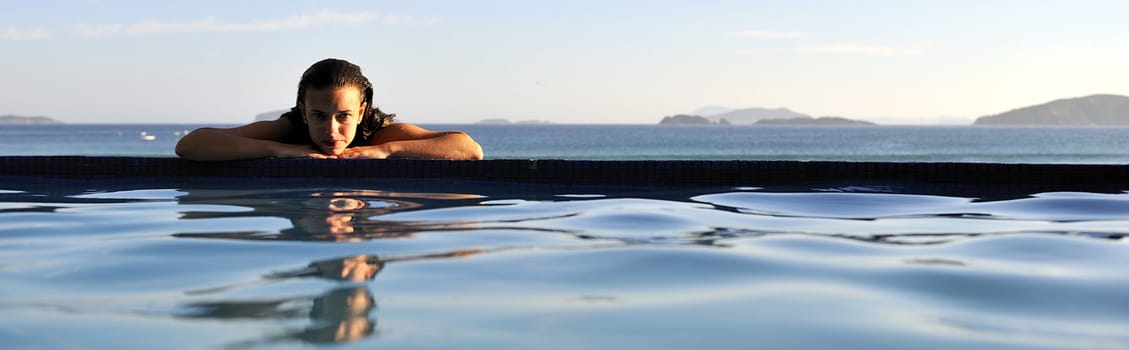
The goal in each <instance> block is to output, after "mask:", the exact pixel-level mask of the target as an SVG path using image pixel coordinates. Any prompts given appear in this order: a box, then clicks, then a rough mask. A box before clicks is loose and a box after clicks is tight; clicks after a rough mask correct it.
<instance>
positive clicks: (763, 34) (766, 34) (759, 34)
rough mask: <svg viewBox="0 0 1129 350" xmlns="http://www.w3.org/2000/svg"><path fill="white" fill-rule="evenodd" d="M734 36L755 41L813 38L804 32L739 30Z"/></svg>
mask: <svg viewBox="0 0 1129 350" xmlns="http://www.w3.org/2000/svg"><path fill="white" fill-rule="evenodd" d="M733 34H734V35H737V36H739V37H744V38H755V39H787V38H806V37H810V36H811V34H808V33H802V32H777V31H767V30H739V31H736V32H733Z"/></svg>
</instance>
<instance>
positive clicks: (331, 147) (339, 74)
mask: <svg viewBox="0 0 1129 350" xmlns="http://www.w3.org/2000/svg"><path fill="white" fill-rule="evenodd" d="M372 95H373V88H372V84H371V83H370V82H369V80H368V78H366V77H365V76H364V75H363V74H361V68H360V67H358V66H357V65H354V64H352V63H349V62H347V61H344V60H339V59H325V60H322V61H320V62H317V63H314V65H313V66H310V68H309V69H307V70H306V72H305V73H302V79H301V80H300V81H299V82H298V97H297V99H296V104H295V106H294V107H293V108H291V109H290V111H289V112H287V113H285V114H283V115H282V116H281V117H279V118H278V119H277V120H270V121H259V122H254V123H251V124H247V125H244V126H240V127H236V128H230V129H216V128H201V129H197V130H196V131H193V132H191V133H189V134H188V135H186V136H184V137H183V138H181V139H180V141H179V142H177V145H176V154H177V155H179V156H181V157H183V158H186V159H192V160H201V161H218V160H235V159H253V158H267V157H274V158H296V157H310V158H392V157H401V158H448V159H482V147H480V146H479V145H478V143H477V142H475V141H474V140H473V139H471V138H470V136H468V135H467V134H465V133H462V132H458V131H450V132H435V131H430V130H427V129H424V128H421V127H419V126H416V125H413V124H407V123H397V122H395V121H394V118H395V114H386V113H384V112H382V111H381V110H380V109H379V108H377V107H376V106H375V105H374V104H373V96H372Z"/></svg>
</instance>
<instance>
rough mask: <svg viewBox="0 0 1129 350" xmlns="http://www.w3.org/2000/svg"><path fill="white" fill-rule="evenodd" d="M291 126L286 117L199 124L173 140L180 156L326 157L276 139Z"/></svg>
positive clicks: (208, 158)
mask: <svg viewBox="0 0 1129 350" xmlns="http://www.w3.org/2000/svg"><path fill="white" fill-rule="evenodd" d="M290 128H292V126H291V125H290V123H289V122H288V121H287V120H284V119H278V120H272V121H260V122H254V123H251V124H247V125H244V126H240V127H235V128H229V129H217V128H200V129H196V130H195V131H192V132H190V133H188V135H185V136H184V137H183V138H181V139H180V141H178V142H177V143H176V154H177V155H178V156H180V157H181V158H184V159H191V160H198V161H220V160H238V159H255V158H267V157H276V158H294V157H314V158H326V157H327V156H326V155H324V154H321V153H320V152H318V151H317V150H315V149H314V148H313V147H310V146H306V145H291V144H285V143H282V142H278V140H281V139H282V138H283V137H285V135H286V134H287V133H289V132H290Z"/></svg>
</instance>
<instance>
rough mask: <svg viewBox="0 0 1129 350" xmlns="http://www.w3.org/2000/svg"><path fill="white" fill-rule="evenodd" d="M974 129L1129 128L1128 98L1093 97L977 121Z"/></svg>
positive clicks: (1002, 114)
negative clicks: (1009, 127) (1018, 126)
mask: <svg viewBox="0 0 1129 350" xmlns="http://www.w3.org/2000/svg"><path fill="white" fill-rule="evenodd" d="M972 124H973V125H1129V97H1126V96H1120V95H1108V94H1102V95H1090V96H1085V97H1076V98H1067V99H1061V100H1054V101H1051V102H1047V103H1044V104H1040V105H1035V106H1029V107H1023V108H1019V109H1014V110H1010V111H1007V112H1004V113H1000V114H996V115H989V116H983V117H980V118H977V119H976V121H975V122H973V123H972Z"/></svg>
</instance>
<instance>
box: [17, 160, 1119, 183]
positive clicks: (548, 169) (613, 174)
mask: <svg viewBox="0 0 1129 350" xmlns="http://www.w3.org/2000/svg"><path fill="white" fill-rule="evenodd" d="M0 176H31V177H236V178H239V177H256V178H260V177H270V178H412V179H460V180H487V181H508V182H526V183H548V184H599V185H645V186H688V185H694V186H698V185H742V184H748V183H752V182H759V183H763V182H776V183H786V182H819V181H836V180H846V179H867V180H871V181H913V182H935V183H956V184H976V185H985V184H989V185H990V184H1013V185H1014V184H1027V185H1127V184H1129V165H1121V164H1023V163H950V162H945V163H940V162H937V163H934V162H850V161H745V160H732V161H726V160H561V159H491V160H478V161H460V160H434V159H381V160H372V159H329V160H326V159H256V160H244V161H226V162H196V161H190V160H184V159H180V158H150V157H89V156H0Z"/></svg>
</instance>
